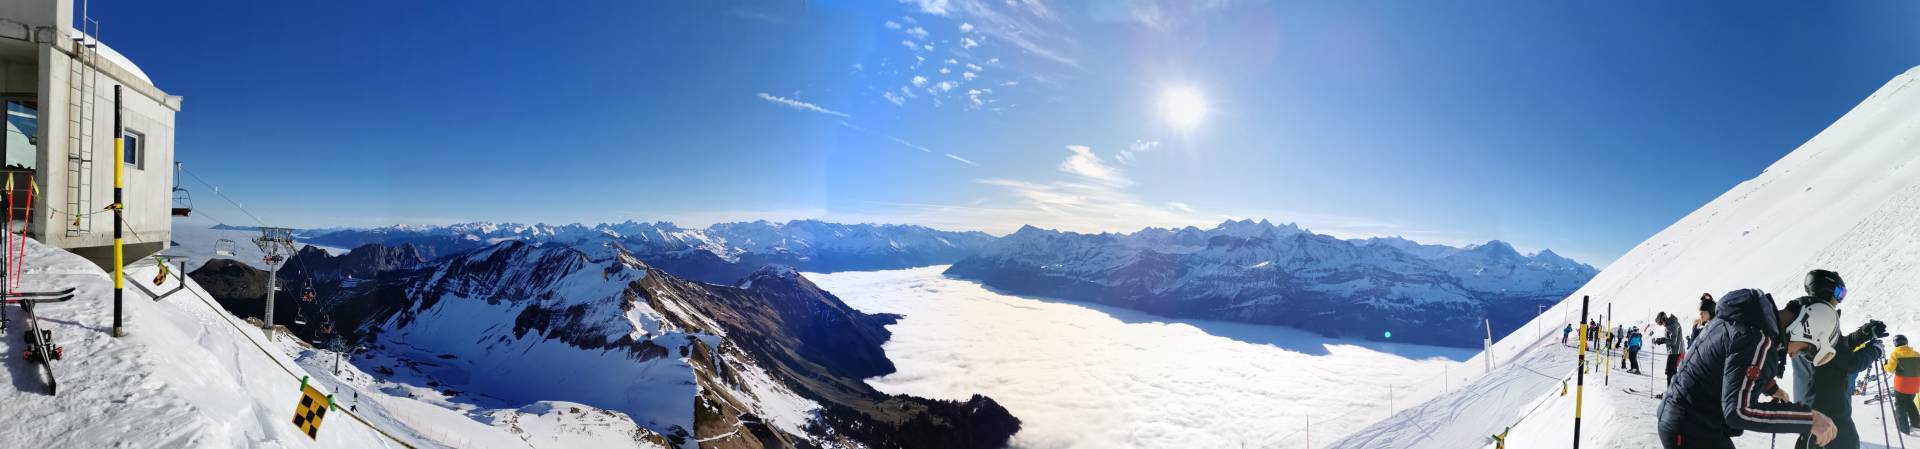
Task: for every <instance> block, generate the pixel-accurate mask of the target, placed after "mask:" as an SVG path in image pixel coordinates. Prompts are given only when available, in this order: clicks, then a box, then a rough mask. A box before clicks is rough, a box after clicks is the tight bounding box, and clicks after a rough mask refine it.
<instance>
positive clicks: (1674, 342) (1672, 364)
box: [1653, 314, 1686, 388]
mask: <svg viewBox="0 0 1920 449" xmlns="http://www.w3.org/2000/svg"><path fill="white" fill-rule="evenodd" d="M1661 318H1664V320H1663V321H1661V322H1660V326H1661V327H1663V328H1666V331H1667V334H1666V336H1665V337H1660V338H1655V339H1653V344H1656V345H1666V346H1667V371H1666V373H1667V387H1669V388H1671V387H1673V380H1674V376H1673V375H1674V372H1675V371H1676V370H1679V369H1680V356H1681V354H1683V353H1685V352H1686V351H1685V350H1684V349H1682V348H1684V347H1685V346H1681V345H1680V318H1679V317H1675V316H1673V315H1666V314H1662V315H1661Z"/></svg>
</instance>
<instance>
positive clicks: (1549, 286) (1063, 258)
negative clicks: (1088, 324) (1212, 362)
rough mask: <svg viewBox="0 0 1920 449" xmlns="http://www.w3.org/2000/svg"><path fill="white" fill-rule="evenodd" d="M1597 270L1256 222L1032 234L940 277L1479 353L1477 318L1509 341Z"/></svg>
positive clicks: (1547, 259)
mask: <svg viewBox="0 0 1920 449" xmlns="http://www.w3.org/2000/svg"><path fill="white" fill-rule="evenodd" d="M1596 272H1597V270H1595V269H1594V268H1593V267H1592V266H1588V265H1586V264H1582V263H1579V262H1575V261H1573V260H1569V259H1567V258H1564V257H1561V256H1559V255H1557V254H1554V253H1553V252H1552V251H1550V250H1543V251H1540V252H1539V253H1536V254H1533V255H1522V254H1520V253H1519V252H1518V251H1515V250H1514V248H1513V246H1512V245H1508V244H1507V243H1505V242H1501V241H1498V240H1495V241H1490V242H1487V243H1486V244H1481V245H1472V246H1468V247H1464V248H1455V247H1448V246H1441V245H1423V244H1419V243H1416V242H1413V241H1410V240H1406V239H1402V238H1373V239H1364V240H1342V239H1338V238H1334V237H1330V236H1326V235H1321V234H1315V233H1313V232H1311V231H1308V230H1306V229H1302V228H1300V227H1299V226H1296V225H1292V224H1287V225H1276V224H1273V223H1269V222H1267V221H1264V220H1262V221H1259V222H1254V221H1251V220H1240V221H1227V222H1224V223H1221V224H1220V225H1219V226H1216V227H1214V228H1212V229H1200V228H1196V227H1186V228H1181V229H1162V228H1148V229H1144V230H1141V231H1139V232H1135V233H1132V234H1115V233H1103V234H1080V233H1073V232H1060V231H1051V230H1045V229H1039V228H1035V227H1032V226H1028V227H1023V228H1021V229H1020V230H1019V231H1016V232H1014V233H1013V234H1011V235H1008V236H1006V237H1003V238H1000V239H998V240H996V241H994V242H993V243H991V244H988V245H986V246H985V247H984V248H982V249H981V250H980V252H978V253H976V254H974V255H973V256H971V257H968V258H966V259H963V260H961V261H959V262H956V263H954V264H953V266H952V267H950V268H949V269H948V270H947V274H948V275H950V276H957V277H962V278H968V279H975V280H979V281H980V282H982V283H984V284H986V285H988V286H991V287H994V288H998V289H1002V290H1006V291H1009V292H1013V293H1018V294H1026V295H1038V296H1050V297H1059V298H1066V299H1072V300H1079V301H1088V302H1095V303H1102V304H1110V305H1117V306H1124V307H1129V308H1134V309H1139V310H1144V311H1147V312H1151V313H1155V314H1160V315H1166V316H1174V317H1185V318H1206V319H1221V320H1232V321H1244V322H1252V323H1260V324H1278V325H1285V326H1292V327H1297V328H1301V329H1307V330H1312V331H1317V332H1320V333H1323V334H1327V335H1335V336H1348V337H1363V338H1374V339H1386V338H1394V339H1404V340H1407V341H1411V342H1417V343H1422V344H1435V345H1453V346H1477V345H1478V342H1479V341H1480V340H1481V339H1482V338H1484V336H1485V331H1484V330H1483V329H1484V325H1483V324H1482V323H1483V319H1491V320H1492V321H1493V331H1494V335H1495V336H1496V337H1497V336H1500V335H1505V334H1506V333H1507V332H1508V331H1511V330H1512V329H1514V328H1516V327H1518V326H1519V325H1520V324H1521V323H1523V322H1525V321H1526V320H1528V319H1531V318H1532V317H1533V316H1534V314H1535V313H1537V312H1538V309H1537V306H1539V305H1546V304H1552V303H1553V302H1554V301H1558V300H1559V299H1561V298H1564V297H1566V295H1567V293H1570V292H1572V291H1573V290H1574V289H1577V288H1579V287H1580V286H1581V285H1582V284H1585V283H1586V282H1587V280H1588V279H1590V278H1592V277H1593V275H1594V274H1595V273H1596ZM1389 332H1391V334H1388V333H1389ZM1388 335H1391V337H1389V336H1388Z"/></svg>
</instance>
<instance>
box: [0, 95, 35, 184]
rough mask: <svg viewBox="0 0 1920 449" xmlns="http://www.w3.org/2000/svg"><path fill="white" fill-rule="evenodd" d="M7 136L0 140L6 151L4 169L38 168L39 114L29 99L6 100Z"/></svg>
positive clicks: (0, 144) (1, 146)
mask: <svg viewBox="0 0 1920 449" xmlns="http://www.w3.org/2000/svg"><path fill="white" fill-rule="evenodd" d="M6 103H7V123H6V126H7V135H6V138H5V139H4V140H0V148H4V149H5V151H6V167H7V168H12V169H26V170H32V169H34V167H36V166H39V165H40V164H39V163H38V162H39V160H40V151H39V146H40V142H39V135H40V112H39V111H38V110H36V109H35V108H34V105H35V103H34V101H33V100H30V99H25V98H21V99H11V98H10V99H7V100H6Z"/></svg>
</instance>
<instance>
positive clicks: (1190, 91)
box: [1160, 86, 1207, 130]
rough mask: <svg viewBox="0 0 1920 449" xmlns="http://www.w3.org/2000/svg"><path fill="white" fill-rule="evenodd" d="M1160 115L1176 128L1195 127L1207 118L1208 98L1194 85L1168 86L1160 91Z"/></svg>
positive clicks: (1186, 128) (1187, 128)
mask: <svg viewBox="0 0 1920 449" xmlns="http://www.w3.org/2000/svg"><path fill="white" fill-rule="evenodd" d="M1160 116H1161V118H1162V119H1164V120H1166V121H1167V124H1169V125H1173V127H1174V128H1179V129H1181V130H1189V129H1193V128H1194V127H1196V126H1200V122H1201V121H1203V120H1206V118H1207V98H1206V97H1204V96H1202V95H1200V91H1198V90H1195V89H1194V88H1192V87H1188V86H1173V87H1168V88H1167V89H1166V90H1164V91H1162V92H1160Z"/></svg>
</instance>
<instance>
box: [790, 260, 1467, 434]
mask: <svg viewBox="0 0 1920 449" xmlns="http://www.w3.org/2000/svg"><path fill="white" fill-rule="evenodd" d="M945 269H946V267H944V266H936V267H926V268H916V269H908V270H893V271H878V272H846V273H834V274H818V273H808V274H806V276H807V277H808V278H809V279H811V280H813V281H814V282H815V283H816V284H818V285H820V286H821V287H823V288H826V289H827V290H828V291H830V292H832V293H834V294H835V295H836V296H839V297H840V298H841V299H842V300H844V301H846V302H847V303H848V304H850V305H852V306H854V307H856V308H859V309H861V310H863V311H866V312H870V313H873V312H888V313H899V314H902V315H905V316H906V318H905V319H904V320H902V321H901V322H900V323H899V324H897V325H894V326H892V327H890V328H889V329H891V330H892V331H893V340H892V341H890V342H888V343H887V345H886V346H885V348H886V352H887V356H888V357H889V358H891V359H893V361H894V363H895V365H896V366H897V367H898V368H899V371H898V372H896V373H894V374H891V375H887V376H884V377H878V378H873V379H868V383H869V384H871V385H873V386H874V387H876V388H878V389H880V390H881V391H884V392H888V393H901V394H911V395H916V396H925V397H933V398H943V399H965V398H966V397H967V396H969V395H972V394H975V393H982V394H986V395H988V396H990V397H992V398H994V399H995V400H997V401H999V402H1000V403H1001V404H1002V405H1004V406H1006V407H1007V409H1009V410H1010V411H1012V412H1013V414H1014V416H1016V417H1018V418H1020V419H1021V420H1022V421H1023V428H1022V430H1021V432H1020V433H1019V434H1017V435H1015V437H1014V446H1015V447H1018V448H1030V449H1053V448H1189V447H1263V448H1289V447H1290V448H1299V447H1307V444H1308V439H1307V438H1308V437H1307V434H1308V430H1307V425H1308V424H1307V423H1308V420H1309V418H1311V421H1312V429H1311V435H1312V437H1311V438H1312V440H1311V441H1312V444H1314V445H1319V444H1326V443H1329V442H1332V441H1333V440H1334V439H1335V438H1337V437H1339V436H1343V435H1345V434H1347V433H1349V432H1353V431H1356V430H1359V429H1361V428H1363V427H1365V426H1366V425H1368V424H1371V423H1373V422H1375V421H1378V420H1381V419H1383V418H1385V417H1387V416H1388V415H1389V413H1390V410H1401V409H1405V408H1407V407H1409V406H1412V405H1415V404H1418V402H1419V401H1422V400H1425V399H1427V398H1431V397H1433V396H1435V395H1437V394H1439V393H1440V392H1441V390H1442V389H1443V388H1445V387H1447V386H1451V387H1458V386H1459V385H1460V383H1461V381H1462V380H1463V379H1468V378H1471V377H1472V376H1474V375H1478V374H1480V373H1479V371H1480V370H1478V369H1473V368H1469V367H1466V366H1464V365H1463V364H1462V363H1460V362H1456V361H1453V360H1459V359H1464V358H1466V357H1469V356H1471V355H1473V353H1474V352H1475V351H1471V350H1463V349H1451V348H1435V347H1427V346H1414V345H1380V344H1377V343H1366V342H1357V341H1344V340H1330V339H1326V338H1324V337H1320V336H1318V335H1315V334H1311V333H1307V332H1302V331H1298V330H1293V329H1288V328H1281V327H1272V326H1255V325H1247V324H1234V323H1218V322H1204V321H1186V320H1168V319H1165V318H1159V317H1154V316H1152V315H1148V314H1144V313H1139V312H1133V311H1129V310H1125V309H1116V308H1111V307H1102V306H1094V305H1088V304H1079V303H1073V302H1066V301H1054V300H1040V299H1031V298H1024V297H1019V296H1010V295H1005V294H1000V293H996V292H993V291H990V290H988V289H986V288H984V287H982V286H980V285H979V284H977V283H974V282H970V281H963V280H956V279H948V278H946V277H944V276H942V275H941V274H940V273H941V272H942V271H944V270H945ZM1222 335H1226V336H1222ZM1227 336H1231V337H1232V338H1229V337H1227ZM1401 354H1405V355H1401ZM1449 359H1453V360H1449ZM1443 373H1447V377H1443ZM1390 385H1391V386H1394V387H1393V389H1392V391H1389V388H1388V387H1389V386H1390ZM1390 395H1391V399H1390V397H1389V396H1390ZM1389 402H1391V403H1392V404H1393V405H1392V407H1391V409H1390V408H1389V405H1388V404H1389Z"/></svg>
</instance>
